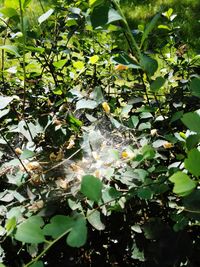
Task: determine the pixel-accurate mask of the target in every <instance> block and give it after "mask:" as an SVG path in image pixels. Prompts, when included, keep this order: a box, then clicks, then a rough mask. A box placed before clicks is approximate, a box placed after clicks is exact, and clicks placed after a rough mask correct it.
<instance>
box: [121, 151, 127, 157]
mask: <svg viewBox="0 0 200 267" xmlns="http://www.w3.org/2000/svg"><path fill="white" fill-rule="evenodd" d="M122 158H123V159H126V158H128V153H127V152H126V151H123V152H122Z"/></svg>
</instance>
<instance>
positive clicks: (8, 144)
mask: <svg viewBox="0 0 200 267" xmlns="http://www.w3.org/2000/svg"><path fill="white" fill-rule="evenodd" d="M0 136H1V137H2V138H3V140H4V141H5V142H6V144H7V146H8V147H9V148H10V150H11V151H12V152H13V153H14V154H15V156H16V157H17V159H18V160H19V162H20V164H21V165H22V167H23V168H24V170H25V172H26V173H27V174H28V176H29V177H30V173H29V171H28V170H27V168H26V166H25V165H24V163H23V161H22V160H21V159H20V157H19V156H18V155H17V153H16V152H15V150H14V149H13V147H12V146H11V145H10V143H9V142H8V141H7V139H6V138H5V136H4V135H3V133H2V132H1V133H0Z"/></svg>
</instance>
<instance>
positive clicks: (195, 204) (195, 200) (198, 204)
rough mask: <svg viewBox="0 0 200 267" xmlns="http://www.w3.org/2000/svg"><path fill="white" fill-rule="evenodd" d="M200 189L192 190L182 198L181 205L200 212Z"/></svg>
mask: <svg viewBox="0 0 200 267" xmlns="http://www.w3.org/2000/svg"><path fill="white" fill-rule="evenodd" d="M199 199H200V190H199V189H196V190H194V191H193V192H192V193H191V194H190V195H189V196H187V197H185V198H184V199H183V205H184V206H185V207H186V208H187V209H188V210H191V212H192V211H198V213H199V214H200V201H199Z"/></svg>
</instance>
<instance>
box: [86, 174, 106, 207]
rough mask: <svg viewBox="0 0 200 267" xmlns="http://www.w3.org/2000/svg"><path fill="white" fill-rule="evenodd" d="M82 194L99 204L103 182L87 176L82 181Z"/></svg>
mask: <svg viewBox="0 0 200 267" xmlns="http://www.w3.org/2000/svg"><path fill="white" fill-rule="evenodd" d="M81 193H82V194H83V195H84V196H86V197H87V198H88V199H90V200H93V201H95V202H98V201H99V200H100V199H101V196H102V182H101V181H100V180H99V178H96V177H94V176H93V175H85V176H83V178H82V181H81Z"/></svg>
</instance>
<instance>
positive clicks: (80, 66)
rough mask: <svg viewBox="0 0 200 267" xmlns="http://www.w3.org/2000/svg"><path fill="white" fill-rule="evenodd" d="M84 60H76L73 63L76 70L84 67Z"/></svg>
mask: <svg viewBox="0 0 200 267" xmlns="http://www.w3.org/2000/svg"><path fill="white" fill-rule="evenodd" d="M84 66H85V65H84V62H83V61H76V62H74V63H73V67H74V68H75V69H76V70H82V69H83V68H84Z"/></svg>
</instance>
